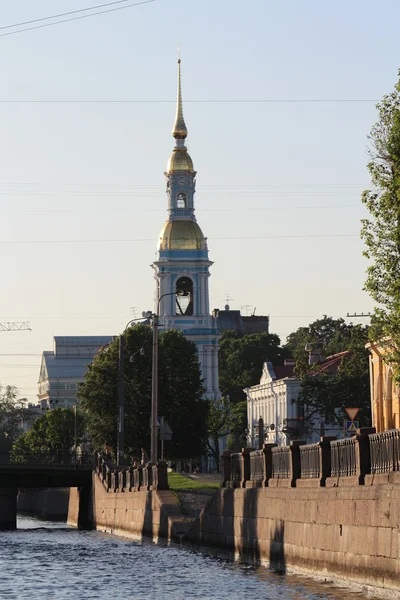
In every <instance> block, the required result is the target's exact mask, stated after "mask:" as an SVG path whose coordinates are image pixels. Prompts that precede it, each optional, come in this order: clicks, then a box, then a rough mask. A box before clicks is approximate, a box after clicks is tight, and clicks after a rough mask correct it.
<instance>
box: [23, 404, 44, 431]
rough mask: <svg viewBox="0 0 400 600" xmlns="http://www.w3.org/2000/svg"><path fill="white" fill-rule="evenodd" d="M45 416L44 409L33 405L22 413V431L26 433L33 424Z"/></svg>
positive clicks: (29, 405)
mask: <svg viewBox="0 0 400 600" xmlns="http://www.w3.org/2000/svg"><path fill="white" fill-rule="evenodd" d="M42 415H43V409H42V407H41V406H40V404H31V403H29V404H28V406H27V407H26V408H25V409H24V410H23V411H22V417H21V429H22V431H23V432H24V433H25V432H26V431H28V430H29V429H30V428H31V427H32V425H33V423H34V422H35V421H36V419H38V418H39V417H41V416H42Z"/></svg>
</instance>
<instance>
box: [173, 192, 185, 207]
mask: <svg viewBox="0 0 400 600" xmlns="http://www.w3.org/2000/svg"><path fill="white" fill-rule="evenodd" d="M186 200H187V198H186V194H185V193H184V192H179V194H178V196H177V199H176V207H177V208H186Z"/></svg>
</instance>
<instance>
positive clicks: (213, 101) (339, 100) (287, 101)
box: [0, 0, 379, 104]
mask: <svg viewBox="0 0 400 600" xmlns="http://www.w3.org/2000/svg"><path fill="white" fill-rule="evenodd" d="M148 2H155V0H146V2H140V3H139V4H147V3H148ZM129 6H138V5H137V4H130V5H129ZM122 8H129V7H128V6H124V7H122ZM112 10H121V8H118V9H117V8H114V9H112ZM95 14H101V13H95ZM85 16H86V17H89V16H92V15H84V16H83V17H76V18H78V19H83V18H85ZM67 20H70V21H71V20H73V19H67ZM57 23H64V21H58V22H57ZM57 23H47V24H46V25H40V27H50V26H51V25H57ZM31 29H37V28H36V27H32V28H31ZM22 31H29V30H28V29H21V30H18V31H11V32H8V33H0V37H2V36H5V35H13V34H14V33H21V32H22ZM372 102H379V100H377V99H374V98H276V99H273V98H264V99H262V98H258V99H246V98H245V99H242V100H240V99H237V98H231V99H221V100H217V99H208V100H186V99H185V104H335V103H336V104H337V103H339V104H340V103H341V104H344V103H372ZM0 104H176V100H149V99H147V100H94V99H92V100H79V99H78V100H16V99H12V100H0Z"/></svg>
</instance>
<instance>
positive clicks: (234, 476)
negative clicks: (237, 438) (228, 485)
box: [231, 452, 243, 487]
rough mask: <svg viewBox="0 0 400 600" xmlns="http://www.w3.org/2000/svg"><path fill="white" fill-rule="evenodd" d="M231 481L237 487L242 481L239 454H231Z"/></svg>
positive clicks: (240, 457)
mask: <svg viewBox="0 0 400 600" xmlns="http://www.w3.org/2000/svg"><path fill="white" fill-rule="evenodd" d="M231 481H232V482H233V484H234V485H236V486H237V487H238V486H240V485H241V482H242V481H243V456H242V453H241V452H234V453H233V454H231Z"/></svg>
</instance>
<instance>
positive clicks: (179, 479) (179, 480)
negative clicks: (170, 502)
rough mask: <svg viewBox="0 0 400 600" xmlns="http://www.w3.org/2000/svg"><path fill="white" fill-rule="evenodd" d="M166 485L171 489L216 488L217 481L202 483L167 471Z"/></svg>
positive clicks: (194, 489) (217, 486)
mask: <svg viewBox="0 0 400 600" xmlns="http://www.w3.org/2000/svg"><path fill="white" fill-rule="evenodd" d="M168 485H169V489H170V490H172V491H196V490H216V489H218V488H219V487H220V484H219V483H204V482H199V481H195V480H194V479H189V477H185V475H181V474H180V473H168Z"/></svg>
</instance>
